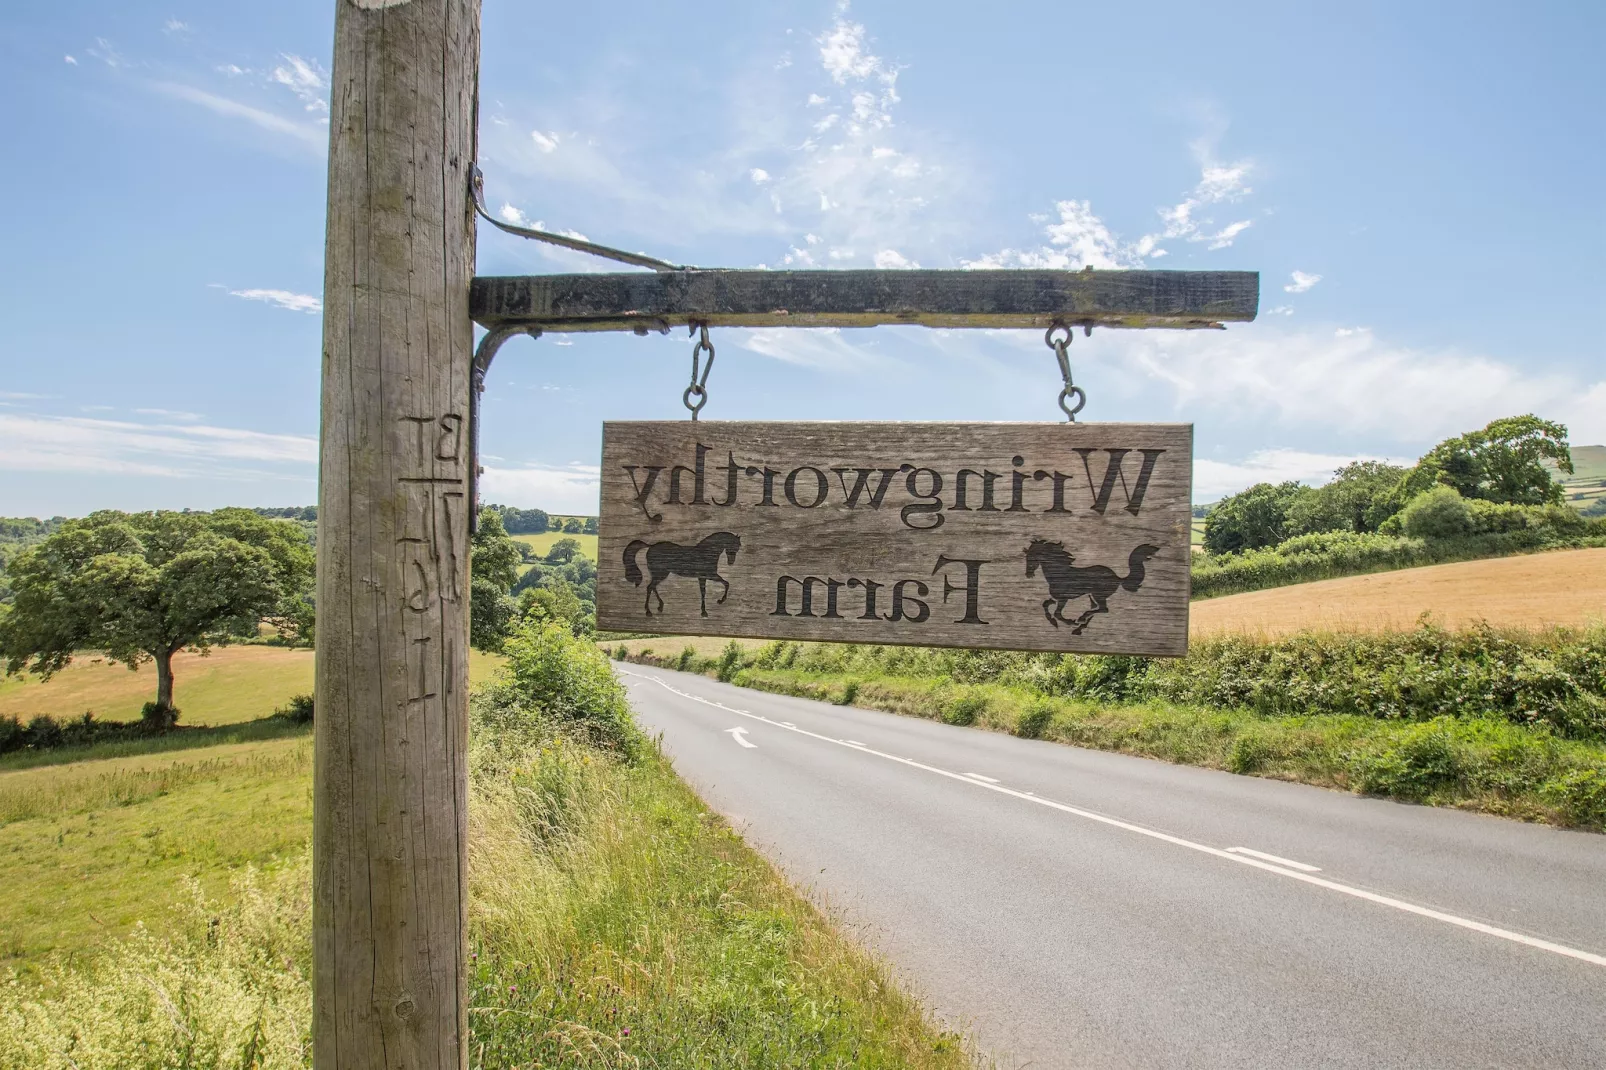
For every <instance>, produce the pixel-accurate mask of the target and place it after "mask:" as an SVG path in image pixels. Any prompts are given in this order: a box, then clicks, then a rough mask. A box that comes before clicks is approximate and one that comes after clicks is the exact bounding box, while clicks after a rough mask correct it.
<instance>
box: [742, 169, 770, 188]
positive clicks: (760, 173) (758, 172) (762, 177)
mask: <svg viewBox="0 0 1606 1070" xmlns="http://www.w3.org/2000/svg"><path fill="white" fill-rule="evenodd" d="M747 177H748V178H751V179H752V180H753V184H754V185H758V186H762V185H763V184H764V183H766V182H768V181H769V180H770V173H769V172H768V171H766V170H764V169H763V168H762V167H755V168H753V169H752V170H751V171H749V172H747Z"/></svg>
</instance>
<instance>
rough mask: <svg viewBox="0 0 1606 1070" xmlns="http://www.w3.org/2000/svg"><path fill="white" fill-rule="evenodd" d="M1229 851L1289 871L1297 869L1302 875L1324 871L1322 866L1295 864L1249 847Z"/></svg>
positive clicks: (1287, 859) (1231, 848)
mask: <svg viewBox="0 0 1606 1070" xmlns="http://www.w3.org/2000/svg"><path fill="white" fill-rule="evenodd" d="M1227 850H1229V851H1231V852H1232V853H1233V854H1235V855H1253V856H1254V857H1255V858H1263V859H1265V860H1266V861H1267V862H1275V863H1277V864H1278V865H1279V866H1287V867H1288V868H1289V869H1297V870H1299V871H1300V872H1301V873H1320V872H1321V871H1322V867H1321V866H1310V865H1306V864H1305V863H1304V862H1295V861H1294V860H1293V859H1291V858H1279V857H1278V856H1277V855H1269V854H1267V853H1266V852H1265V851H1256V850H1252V849H1250V848H1248V847H1229V848H1227Z"/></svg>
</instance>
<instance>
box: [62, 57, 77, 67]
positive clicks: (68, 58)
mask: <svg viewBox="0 0 1606 1070" xmlns="http://www.w3.org/2000/svg"><path fill="white" fill-rule="evenodd" d="M61 58H62V59H63V60H65V61H66V62H68V63H71V64H72V65H73V66H74V67H76V66H78V61H77V60H76V59H74V58H73V57H72V56H62V57H61Z"/></svg>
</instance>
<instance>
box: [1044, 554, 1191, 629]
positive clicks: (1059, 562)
mask: <svg viewBox="0 0 1606 1070" xmlns="http://www.w3.org/2000/svg"><path fill="white" fill-rule="evenodd" d="M1159 552H1160V548H1159V547H1158V546H1152V545H1150V544H1149V543H1144V544H1143V545H1141V546H1139V547H1137V548H1136V549H1134V550H1133V551H1132V554H1131V556H1130V557H1128V558H1127V571H1126V575H1125V576H1117V575H1116V574H1115V570H1114V569H1112V568H1109V567H1107V566H1105V565H1094V566H1092V567H1091V568H1075V567H1073V566H1072V564H1071V562H1073V561H1075V560H1076V559H1075V558H1074V557H1072V556H1071V555H1070V553H1069V552H1068V551H1066V549H1065V547H1064V545H1063V544H1061V543H1057V542H1049V541H1048V540H1047V539H1033V540H1032V543H1031V545H1030V546H1028V547H1026V575H1028V576H1035V575H1036V574H1037V570H1038V569H1039V568H1041V569H1042V570H1043V579H1045V580H1047V581H1048V593H1049V594H1050V595H1051V596H1052V597H1050V598H1045V599H1043V616H1045V617H1047V618H1048V622H1049V623H1050V624H1052V625H1053V626H1054V627H1056V628H1058V627H1059V626H1060V622H1061V621H1064V622H1065V623H1066V624H1069V625H1070V626H1071V634H1072V635H1081V634H1082V630H1083V629H1084V628H1086V627H1087V625H1088V622H1089V621H1090V620H1092V619H1093V617H1094V615H1095V614H1098V613H1108V612H1109V611H1110V607H1109V601H1110V596H1111V595H1113V594H1114V593H1115V589H1116V588H1117V587H1120V588H1123V589H1125V590H1128V591H1136V590H1137V589H1138V588H1139V587H1141V586H1143V563H1144V562H1145V561H1147V560H1148V559H1149V558H1151V557H1153V556H1154V555H1155V554H1157V553H1159ZM1073 598H1086V599H1088V600H1089V601H1090V602H1091V603H1092V608H1090V609H1088V610H1087V611H1086V612H1085V613H1083V614H1082V615H1081V616H1080V617H1077V618H1076V619H1074V620H1072V619H1071V618H1069V617H1067V616H1065V603H1067V602H1069V601H1070V600H1071V599H1073Z"/></svg>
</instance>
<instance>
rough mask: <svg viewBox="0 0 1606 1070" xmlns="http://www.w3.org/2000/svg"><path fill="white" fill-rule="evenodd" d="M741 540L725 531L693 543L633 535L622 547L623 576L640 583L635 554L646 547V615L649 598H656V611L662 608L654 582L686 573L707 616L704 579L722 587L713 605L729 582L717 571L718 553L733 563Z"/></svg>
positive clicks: (722, 596) (722, 597)
mask: <svg viewBox="0 0 1606 1070" xmlns="http://www.w3.org/2000/svg"><path fill="white" fill-rule="evenodd" d="M741 548H742V540H741V539H740V538H738V537H737V536H735V535H733V534H731V533H730V532H728V531H716V532H714V533H713V534H712V535H710V536H708V537H707V538H705V539H703V541H702V542H700V543H698V544H697V545H696V546H682V545H680V544H679V543H675V542H655V543H645V542H642V541H641V540H640V539H636V540H634V541H633V542H631V544H630V545H629V546H626V547H625V579H627V580H629V581H630V582H631V583H633V584H635V585H636V586H637V587H640V586H641V569H640V568H639V567H637V565H636V554H637V553H639V552H640V551H642V550H646V551H647V571H648V572H650V573H652V579H651V581H649V582H648V584H647V602H646V606H645V608H646V610H647V616H649V617H650V616H652V602H653V599H654V598H656V599H657V600H658V612H659V614H660V615H661V614H662V613H663V611H664V596H663V595H661V594H659V593H658V585H659V584H660V583H662V582H664V580H666V579H668V578H669V577H670V576H690V577H692V578H694V579H696V580H697V596H698V599H699V600H700V601H701V603H702V611H703V616H705V617H706V616H708V581H709V580H713V581H715V582H716V583H718V584H719V585H720V586H721V587H723V588H724V590H723V591H721V592H720V595H719V601H718V602H716V603H715V604H716V605H719V604H722V603H723V602H724V601H725V596H726V595H728V594H730V593H731V585H730V584H729V583H726V582H725V577H723V576H721V575H720V574H719V555H720V554H724V555H725V558H726V560H727V561H728V562H729V563H730V564H733V565H734V564H735V563H736V551H737V550H740V549H741Z"/></svg>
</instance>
